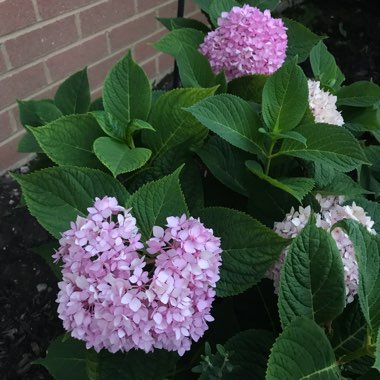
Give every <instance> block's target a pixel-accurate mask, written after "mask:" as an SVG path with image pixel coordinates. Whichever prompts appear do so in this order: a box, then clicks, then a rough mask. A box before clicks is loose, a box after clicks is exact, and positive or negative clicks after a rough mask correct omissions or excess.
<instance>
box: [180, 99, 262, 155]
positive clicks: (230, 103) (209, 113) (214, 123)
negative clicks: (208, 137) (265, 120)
mask: <svg viewBox="0 0 380 380" xmlns="http://www.w3.org/2000/svg"><path fill="white" fill-rule="evenodd" d="M187 111H189V112H190V113H191V114H192V115H193V116H195V117H196V118H197V120H199V121H200V122H201V123H202V124H203V125H205V126H206V127H207V128H208V129H210V130H211V131H212V132H214V133H216V134H217V135H219V136H220V137H221V138H223V139H224V140H226V141H228V142H229V143H230V144H231V145H234V146H236V147H238V148H240V149H242V150H245V151H247V152H250V153H258V152H260V151H261V152H263V134H262V133H260V132H259V128H260V127H261V121H260V118H259V116H258V115H257V114H256V112H255V111H254V110H253V109H252V107H251V105H250V104H249V103H248V102H246V101H245V100H243V99H241V98H239V97H237V96H235V95H230V94H221V95H215V96H213V97H210V98H207V99H204V100H202V101H200V102H199V103H197V104H195V105H194V106H192V107H189V108H187Z"/></svg>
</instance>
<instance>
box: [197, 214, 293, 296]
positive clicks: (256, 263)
mask: <svg viewBox="0 0 380 380" xmlns="http://www.w3.org/2000/svg"><path fill="white" fill-rule="evenodd" d="M197 216H198V217H200V220H201V221H202V223H204V225H205V226H207V227H208V228H212V229H213V230H214V234H215V236H219V237H220V238H221V244H222V249H223V253H222V267H221V270H220V280H219V281H218V283H217V288H216V291H217V294H218V295H219V296H220V297H228V296H233V295H236V294H239V293H242V292H243V291H244V290H247V289H249V288H250V287H252V286H253V285H255V284H257V283H258V282H259V281H260V280H261V279H262V278H263V277H264V276H265V273H266V271H267V270H268V269H269V268H270V267H271V265H273V263H274V262H275V261H276V260H277V259H278V257H279V255H280V253H281V251H282V249H283V248H284V247H285V246H286V245H287V243H288V241H287V240H286V239H284V238H282V237H280V236H278V235H277V234H276V233H275V232H274V231H272V230H271V229H269V228H267V227H265V226H264V225H262V224H261V223H260V222H258V221H257V220H255V219H253V218H251V217H250V216H249V215H247V214H244V213H242V212H240V211H236V210H232V209H228V208H222V207H215V208H214V207H212V208H205V209H203V210H200V211H199V212H198V213H197Z"/></svg>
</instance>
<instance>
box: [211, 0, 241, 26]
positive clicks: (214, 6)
mask: <svg viewBox="0 0 380 380" xmlns="http://www.w3.org/2000/svg"><path fill="white" fill-rule="evenodd" d="M239 6H240V4H239V3H238V2H237V1H235V0H211V2H210V6H209V11H208V14H209V16H210V18H211V21H212V23H213V24H214V25H215V26H217V25H218V18H219V17H220V16H221V14H222V12H229V11H230V10H231V9H232V7H239Z"/></svg>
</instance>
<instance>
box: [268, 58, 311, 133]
mask: <svg viewBox="0 0 380 380" xmlns="http://www.w3.org/2000/svg"><path fill="white" fill-rule="evenodd" d="M307 107H308V88H307V80H306V77H305V74H304V73H303V71H302V70H301V68H300V67H299V66H297V64H296V62H295V60H291V61H289V62H288V63H286V64H285V65H283V66H282V67H281V68H280V69H279V70H277V71H276V72H275V73H274V74H273V75H272V76H271V77H270V78H269V79H268V80H267V82H266V83H265V86H264V90H263V118H264V121H265V124H266V125H267V126H268V128H269V129H270V130H271V131H273V132H282V131H290V130H292V129H293V128H294V127H296V126H297V124H298V123H299V122H300V121H301V120H302V118H303V116H304V114H305V111H306V108H307Z"/></svg>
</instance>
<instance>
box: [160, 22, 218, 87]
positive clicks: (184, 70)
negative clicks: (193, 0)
mask: <svg viewBox="0 0 380 380" xmlns="http://www.w3.org/2000/svg"><path fill="white" fill-rule="evenodd" d="M203 39H204V34H203V33H202V32H200V31H199V30H195V29H190V28H182V29H174V30H172V31H171V32H170V33H167V34H165V35H164V36H163V37H162V38H161V39H160V40H159V41H158V42H156V43H155V44H154V47H155V48H156V49H158V50H160V51H162V52H164V53H167V54H170V55H172V56H173V57H174V58H175V59H176V62H177V65H178V69H179V74H180V78H181V82H182V85H183V86H184V87H212V86H215V85H216V84H218V83H219V81H218V78H217V77H216V76H215V75H214V74H213V72H212V69H211V66H210V63H209V61H208V59H207V58H206V57H205V56H203V55H202V54H201V53H200V52H199V51H198V48H199V45H200V44H201V43H202V42H203Z"/></svg>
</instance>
